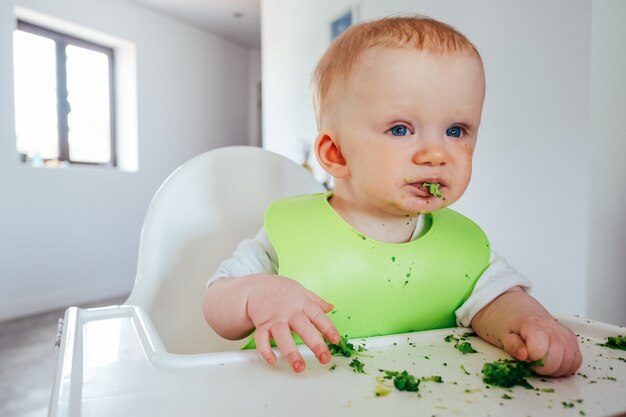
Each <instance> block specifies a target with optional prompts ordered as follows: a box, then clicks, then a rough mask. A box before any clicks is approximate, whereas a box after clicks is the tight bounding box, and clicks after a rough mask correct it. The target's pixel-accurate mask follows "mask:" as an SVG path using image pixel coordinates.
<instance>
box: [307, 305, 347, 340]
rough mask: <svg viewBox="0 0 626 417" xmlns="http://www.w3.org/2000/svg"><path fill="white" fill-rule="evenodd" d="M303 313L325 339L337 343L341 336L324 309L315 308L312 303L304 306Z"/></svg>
mask: <svg viewBox="0 0 626 417" xmlns="http://www.w3.org/2000/svg"><path fill="white" fill-rule="evenodd" d="M304 314H306V316H307V317H308V318H309V320H310V321H311V323H313V324H314V325H315V327H317V329H318V330H319V331H320V333H322V334H323V335H324V337H325V338H326V340H328V341H330V342H331V343H339V342H340V341H341V336H340V335H339V332H338V331H337V328H335V325H334V324H333V322H332V321H330V319H329V318H328V316H327V315H326V314H325V312H324V311H322V310H320V309H319V308H316V307H315V305H314V304H309V305H307V306H306V307H305V308H304Z"/></svg>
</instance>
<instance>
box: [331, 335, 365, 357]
mask: <svg viewBox="0 0 626 417" xmlns="http://www.w3.org/2000/svg"><path fill="white" fill-rule="evenodd" d="M326 345H327V346H328V350H329V351H330V354H331V355H333V356H345V357H346V358H349V357H350V356H352V355H357V354H358V352H357V351H356V350H355V349H354V345H353V344H352V343H350V342H348V339H347V337H345V336H341V340H340V341H339V343H337V344H334V343H330V342H326Z"/></svg>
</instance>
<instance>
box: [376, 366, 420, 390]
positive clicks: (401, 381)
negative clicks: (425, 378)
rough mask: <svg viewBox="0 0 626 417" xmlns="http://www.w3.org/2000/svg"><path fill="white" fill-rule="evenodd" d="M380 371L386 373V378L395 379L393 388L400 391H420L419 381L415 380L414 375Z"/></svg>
mask: <svg viewBox="0 0 626 417" xmlns="http://www.w3.org/2000/svg"><path fill="white" fill-rule="evenodd" d="M379 371H380V372H384V373H385V376H384V378H386V379H393V386H394V387H396V388H397V389H398V391H411V392H417V391H418V390H419V385H420V381H419V379H417V378H415V376H414V375H411V374H410V373H408V372H407V371H402V372H397V371H385V370H384V369H379Z"/></svg>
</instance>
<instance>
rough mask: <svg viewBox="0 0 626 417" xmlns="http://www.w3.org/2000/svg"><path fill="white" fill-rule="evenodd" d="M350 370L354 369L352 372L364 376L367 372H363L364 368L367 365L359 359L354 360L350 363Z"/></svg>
mask: <svg viewBox="0 0 626 417" xmlns="http://www.w3.org/2000/svg"><path fill="white" fill-rule="evenodd" d="M348 366H350V368H352V370H353V371H354V372H356V373H357V374H364V373H365V371H364V370H363V367H364V366H365V364H364V363H363V362H361V361H360V360H358V359H357V358H354V359H352V362H350V365H348Z"/></svg>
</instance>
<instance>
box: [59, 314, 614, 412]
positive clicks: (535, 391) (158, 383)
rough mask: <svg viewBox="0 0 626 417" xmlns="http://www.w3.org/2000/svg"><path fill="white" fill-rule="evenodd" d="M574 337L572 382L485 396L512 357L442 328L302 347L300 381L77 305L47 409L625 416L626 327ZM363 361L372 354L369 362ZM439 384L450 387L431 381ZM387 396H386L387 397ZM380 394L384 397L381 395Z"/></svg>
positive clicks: (285, 369)
mask: <svg viewBox="0 0 626 417" xmlns="http://www.w3.org/2000/svg"><path fill="white" fill-rule="evenodd" d="M561 321H562V322H564V323H565V324H566V325H567V326H568V327H570V328H571V329H572V330H573V331H574V332H575V333H577V334H578V337H579V341H580V344H581V348H582V352H583V356H584V362H583V365H582V367H581V368H580V370H579V372H578V374H577V375H575V376H573V377H570V378H540V377H537V376H534V377H531V378H529V380H528V382H529V383H530V384H531V385H532V386H533V388H532V389H526V388H523V387H521V386H515V387H513V388H512V389H503V388H495V387H489V386H487V385H486V384H485V383H484V382H483V381H482V373H481V369H482V367H483V364H485V363H487V362H493V361H495V360H497V359H499V358H507V357H508V356H507V355H506V354H505V353H503V352H502V351H501V350H500V349H497V348H495V347H493V346H491V345H489V344H487V343H486V342H484V341H482V340H481V339H479V338H478V337H474V336H466V338H467V340H466V341H468V342H469V343H470V344H471V345H472V346H473V347H474V349H476V350H477V351H478V353H468V354H463V353H461V352H460V351H459V350H458V349H456V348H455V346H454V345H455V343H454V341H451V342H446V341H445V340H444V338H445V337H446V336H448V335H451V334H452V335H454V336H455V337H456V338H459V337H461V336H462V335H463V334H464V333H465V332H467V331H468V329H463V328H454V329H442V330H434V331H426V332H418V333H410V334H404V335H394V336H384V337H373V338H368V339H355V340H352V342H353V343H354V345H355V348H356V347H358V346H359V345H362V346H364V347H365V348H366V349H367V350H366V351H364V352H362V356H359V357H358V359H359V361H360V362H361V363H363V364H364V367H363V371H365V373H357V372H355V371H354V370H353V368H351V367H350V366H349V364H350V362H351V361H352V359H353V358H354V357H350V358H348V357H343V356H341V357H333V359H332V361H331V364H330V365H324V366H322V365H320V364H318V363H317V362H316V360H315V358H314V356H313V355H312V354H311V353H310V352H309V351H308V350H307V349H306V348H304V347H303V348H301V352H302V354H303V356H304V357H305V360H306V361H307V369H306V370H305V371H304V372H303V373H301V374H295V373H293V372H292V371H291V370H290V369H289V366H288V364H286V363H285V361H283V360H279V361H278V363H277V364H276V365H274V366H269V365H267V364H265V363H264V362H263V361H262V360H261V359H260V357H259V356H258V355H257V353H256V352H255V351H236V352H218V353H207V354H200V355H174V354H170V353H168V352H166V351H165V349H164V347H163V345H162V344H161V342H160V340H159V338H158V335H157V333H156V332H155V330H154V328H153V326H152V324H151V323H150V321H149V319H148V318H147V316H146V315H145V314H144V313H143V311H142V310H141V309H140V308H137V307H134V306H128V305H125V306H112V307H106V308H99V309H78V308H75V307H72V308H70V309H68V311H67V312H66V315H65V321H64V326H63V333H62V338H61V346H60V351H59V356H58V365H57V372H56V375H55V381H54V386H53V392H52V397H51V402H50V410H49V416H52V417H66V416H73V417H78V416H81V417H100V416H102V417H111V416H119V417H123V416H129V417H141V416H146V417H158V416H163V417H171V416H185V417H194V416H202V417H205V416H253V415H254V416H270V415H271V416H289V415H293V416H316V417H319V416H338V415H342V416H343V415H346V416H348V415H349V416H376V417H380V416H385V415H394V416H395V415H397V416H404V415H424V416H431V415H436V416H486V415H492V416H497V415H506V416H552V415H558V416H575V415H576V416H580V415H584V416H608V415H625V414H626V351H623V350H613V349H609V348H606V347H603V346H600V345H599V343H603V342H606V337H607V336H615V335H618V334H621V335H624V334H626V329H625V328H623V327H617V326H612V325H608V324H604V323H599V322H593V321H589V320H583V319H580V318H567V319H562V320H561ZM364 355H367V356H364ZM380 369H383V370H390V371H403V370H406V371H408V373H410V374H412V375H414V376H416V377H417V378H424V380H423V381H421V383H420V384H419V392H417V393H415V392H406V391H398V390H396V389H395V388H394V386H393V383H392V381H391V380H389V379H384V378H382V377H383V376H384V373H383V372H381V371H379V370H380ZM430 376H441V378H442V380H443V382H441V383H437V382H435V381H432V380H428V377H430ZM386 391H388V393H387V394H386V395H384V394H385V392H386ZM377 393H378V394H379V395H380V396H377Z"/></svg>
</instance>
